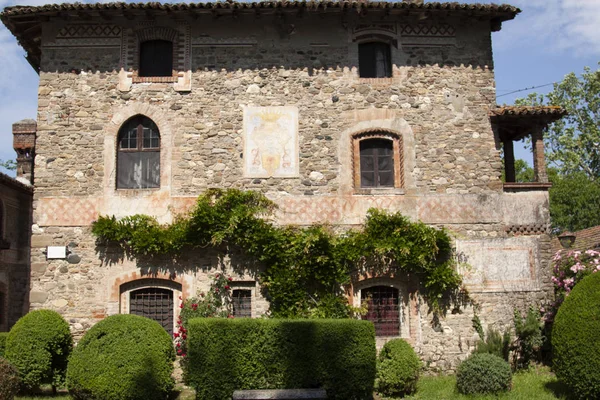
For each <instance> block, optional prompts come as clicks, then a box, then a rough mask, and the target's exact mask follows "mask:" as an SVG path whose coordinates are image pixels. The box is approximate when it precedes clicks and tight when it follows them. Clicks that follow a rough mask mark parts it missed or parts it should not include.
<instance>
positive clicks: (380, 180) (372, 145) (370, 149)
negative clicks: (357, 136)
mask: <svg viewBox="0 0 600 400" xmlns="http://www.w3.org/2000/svg"><path fill="white" fill-rule="evenodd" d="M393 153H394V147H393V143H392V141H391V140H386V139H366V140H363V141H361V142H360V186H361V187H393V186H394V155H393Z"/></svg>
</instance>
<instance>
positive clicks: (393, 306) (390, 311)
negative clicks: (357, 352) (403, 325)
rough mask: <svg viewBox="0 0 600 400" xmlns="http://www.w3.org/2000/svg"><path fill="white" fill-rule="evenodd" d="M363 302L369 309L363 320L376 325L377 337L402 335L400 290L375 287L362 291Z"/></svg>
mask: <svg viewBox="0 0 600 400" xmlns="http://www.w3.org/2000/svg"><path fill="white" fill-rule="evenodd" d="M361 300H362V301H363V302H366V303H367V309H368V311H367V314H366V315H364V316H363V317H362V318H363V319H366V320H368V321H371V322H373V324H375V335H376V336H398V335H400V307H399V296H398V289H394V288H392V287H388V286H373V287H370V288H367V289H363V290H361Z"/></svg>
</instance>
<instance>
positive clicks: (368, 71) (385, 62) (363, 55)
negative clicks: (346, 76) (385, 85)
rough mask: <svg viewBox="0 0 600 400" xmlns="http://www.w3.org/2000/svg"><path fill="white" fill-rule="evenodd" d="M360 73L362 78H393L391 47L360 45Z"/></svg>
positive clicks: (372, 43)
mask: <svg viewBox="0 0 600 400" xmlns="http://www.w3.org/2000/svg"><path fill="white" fill-rule="evenodd" d="M358 71H359V74H360V77H361V78H389V77H391V76H392V57H391V51H390V45H389V44H387V43H383V42H369V43H361V44H359V45H358Z"/></svg>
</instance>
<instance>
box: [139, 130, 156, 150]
mask: <svg viewBox="0 0 600 400" xmlns="http://www.w3.org/2000/svg"><path fill="white" fill-rule="evenodd" d="M143 135H144V142H143V146H142V148H144V149H156V148H158V147H159V141H158V132H156V131H155V130H154V129H152V128H146V127H144V129H143Z"/></svg>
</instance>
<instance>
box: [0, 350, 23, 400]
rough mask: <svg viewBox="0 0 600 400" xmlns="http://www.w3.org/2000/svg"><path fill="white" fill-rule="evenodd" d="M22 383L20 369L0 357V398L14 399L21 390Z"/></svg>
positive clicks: (2, 399)
mask: <svg viewBox="0 0 600 400" xmlns="http://www.w3.org/2000/svg"><path fill="white" fill-rule="evenodd" d="M20 384H21V380H20V379H19V371H17V369H16V368H15V367H13V366H12V365H11V364H10V363H9V362H8V361H6V360H5V359H4V358H2V357H0V400H12V399H13V398H14V397H15V395H16V394H17V392H18V391H19V386H20Z"/></svg>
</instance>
